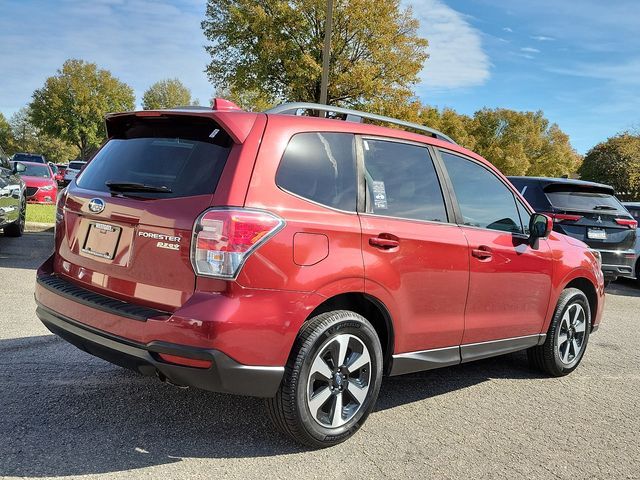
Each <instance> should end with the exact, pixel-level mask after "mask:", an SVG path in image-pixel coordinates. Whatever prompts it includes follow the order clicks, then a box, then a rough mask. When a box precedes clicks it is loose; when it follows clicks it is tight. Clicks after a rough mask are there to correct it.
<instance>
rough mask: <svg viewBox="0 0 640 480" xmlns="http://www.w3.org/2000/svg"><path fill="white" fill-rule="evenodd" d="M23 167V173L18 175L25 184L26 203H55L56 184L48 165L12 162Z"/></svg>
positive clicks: (56, 194)
mask: <svg viewBox="0 0 640 480" xmlns="http://www.w3.org/2000/svg"><path fill="white" fill-rule="evenodd" d="M13 163H14V165H23V166H24V171H21V172H20V173H19V175H20V177H21V178H22V180H23V181H24V183H25V184H26V186H27V188H26V196H27V202H28V203H55V202H56V198H57V196H58V183H57V182H56V180H55V178H54V176H53V172H52V171H51V168H50V167H49V165H47V164H46V163H45V164H41V163H32V162H13Z"/></svg>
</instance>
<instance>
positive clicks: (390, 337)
mask: <svg viewBox="0 0 640 480" xmlns="http://www.w3.org/2000/svg"><path fill="white" fill-rule="evenodd" d="M333 310H350V311H352V312H355V313H357V314H359V315H362V316H363V317H365V318H366V319H367V320H368V321H369V322H370V323H371V324H372V325H373V328H374V329H375V331H376V333H377V334H378V338H379V339H380V345H381V346H382V355H383V361H384V370H383V373H384V374H385V375H386V374H388V373H389V371H390V370H391V364H392V356H393V346H394V329H393V320H392V319H391V315H390V314H389V310H388V309H387V307H386V306H385V305H384V303H382V302H381V301H380V300H378V299H377V298H375V297H373V296H371V295H367V294H366V293H363V292H346V293H340V294H336V295H334V296H332V297H329V298H327V299H325V300H324V301H323V302H322V303H320V304H319V305H318V306H317V307H316V308H315V309H314V310H313V311H312V312H311V314H309V316H308V317H307V318H306V320H305V322H306V321H308V320H309V319H311V318H313V317H315V316H316V315H319V314H321V313H325V312H330V311H333Z"/></svg>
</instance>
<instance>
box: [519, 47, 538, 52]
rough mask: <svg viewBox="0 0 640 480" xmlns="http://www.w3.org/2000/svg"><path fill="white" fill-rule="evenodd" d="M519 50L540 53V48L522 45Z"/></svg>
mask: <svg viewBox="0 0 640 480" xmlns="http://www.w3.org/2000/svg"><path fill="white" fill-rule="evenodd" d="M520 51H521V52H526V53H540V50H538V49H537V48H533V47H523V48H521V49H520Z"/></svg>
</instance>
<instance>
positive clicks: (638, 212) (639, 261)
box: [623, 202, 640, 282]
mask: <svg viewBox="0 0 640 480" xmlns="http://www.w3.org/2000/svg"><path fill="white" fill-rule="evenodd" d="M623 205H624V208H626V209H627V210H628V211H629V213H630V214H631V216H632V217H633V218H634V219H635V220H636V222H640V202H627V203H623ZM635 250H636V258H635V263H634V266H633V276H634V277H635V279H636V280H638V282H640V236H638V235H637V234H636V248H635Z"/></svg>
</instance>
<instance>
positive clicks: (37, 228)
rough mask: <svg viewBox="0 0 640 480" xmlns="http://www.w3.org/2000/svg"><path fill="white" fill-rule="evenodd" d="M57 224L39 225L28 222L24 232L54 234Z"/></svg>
mask: <svg viewBox="0 0 640 480" xmlns="http://www.w3.org/2000/svg"><path fill="white" fill-rule="evenodd" d="M54 226H55V224H53V223H38V222H27V223H26V224H25V226H24V231H25V232H29V233H34V232H53V227H54Z"/></svg>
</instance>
